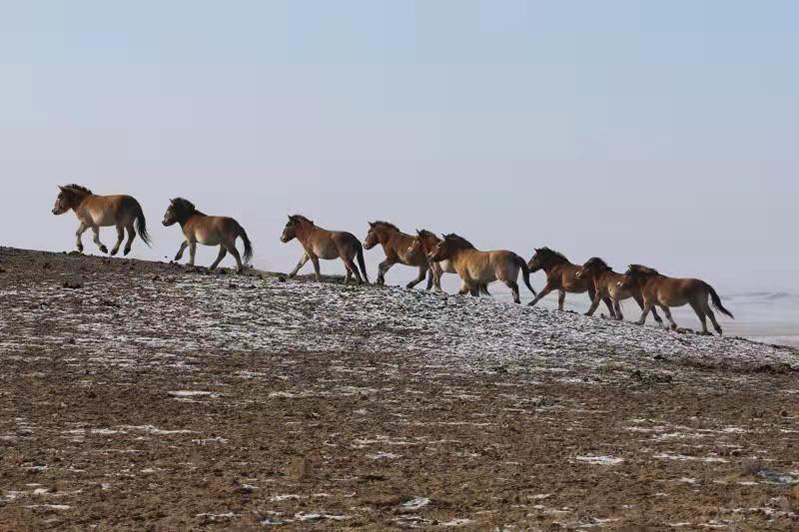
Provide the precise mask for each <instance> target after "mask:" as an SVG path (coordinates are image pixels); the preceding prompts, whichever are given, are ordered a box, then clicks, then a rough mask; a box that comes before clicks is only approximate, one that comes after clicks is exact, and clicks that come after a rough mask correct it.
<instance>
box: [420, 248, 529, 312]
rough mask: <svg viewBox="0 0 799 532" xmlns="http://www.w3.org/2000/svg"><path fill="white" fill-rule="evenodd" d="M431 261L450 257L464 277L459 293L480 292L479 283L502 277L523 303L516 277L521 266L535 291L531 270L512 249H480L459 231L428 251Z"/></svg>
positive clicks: (473, 293) (525, 277) (477, 293)
mask: <svg viewBox="0 0 799 532" xmlns="http://www.w3.org/2000/svg"><path fill="white" fill-rule="evenodd" d="M428 257H429V259H430V260H431V261H432V262H438V261H442V260H449V261H451V262H452V265H453V266H454V268H455V271H456V272H458V275H460V278H461V279H462V280H463V287H461V290H460V294H466V293H471V294H472V295H473V296H478V295H479V293H480V285H481V284H488V283H491V282H493V281H502V282H504V283H505V285H506V286H507V287H508V288H510V289H511V292H512V293H513V301H514V303H521V299H520V298H519V285H518V283H517V282H516V280H517V279H518V278H519V271H520V270H521V272H522V275H523V277H524V284H526V285H527V288H528V289H529V290H530V291H531V292H532V293H533V295H535V290H534V289H533V287H532V285H530V270H529V269H528V268H527V264H525V262H524V259H523V258H521V257H520V256H518V255H517V254H515V253H513V252H512V251H506V250H498V251H479V250H477V249H475V247H474V246H473V245H472V244H471V242H469V241H468V240H466V239H465V238H463V237H460V236H458V235H456V234H448V235H444V239H443V240H442V241H441V242H439V243H438V244H437V245H436V247H435V248H434V249H433V251H431V252H430V254H429V255H428Z"/></svg>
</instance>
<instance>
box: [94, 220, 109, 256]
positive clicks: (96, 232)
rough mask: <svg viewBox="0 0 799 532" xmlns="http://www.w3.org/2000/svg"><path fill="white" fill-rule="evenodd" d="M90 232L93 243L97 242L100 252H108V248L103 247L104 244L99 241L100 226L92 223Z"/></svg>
mask: <svg viewBox="0 0 799 532" xmlns="http://www.w3.org/2000/svg"><path fill="white" fill-rule="evenodd" d="M92 232H93V233H94V243H95V244H97V247H98V248H100V251H101V252H102V253H108V248H107V247H105V244H103V243H102V242H100V226H99V225H93V226H92Z"/></svg>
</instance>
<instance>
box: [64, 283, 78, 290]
mask: <svg viewBox="0 0 799 532" xmlns="http://www.w3.org/2000/svg"><path fill="white" fill-rule="evenodd" d="M63 287H64V288H68V289H70V290H77V289H79V288H83V283H81V282H79V281H64V284H63Z"/></svg>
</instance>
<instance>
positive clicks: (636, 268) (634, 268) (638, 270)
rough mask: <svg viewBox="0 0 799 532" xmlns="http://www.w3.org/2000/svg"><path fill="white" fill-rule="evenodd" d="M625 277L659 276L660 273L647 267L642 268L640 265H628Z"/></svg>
mask: <svg viewBox="0 0 799 532" xmlns="http://www.w3.org/2000/svg"><path fill="white" fill-rule="evenodd" d="M627 275H639V276H646V275H660V272H659V271H657V270H656V269H654V268H650V267H649V266H643V265H641V264H630V266H629V267H628V268H627Z"/></svg>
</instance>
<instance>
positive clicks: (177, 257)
mask: <svg viewBox="0 0 799 532" xmlns="http://www.w3.org/2000/svg"><path fill="white" fill-rule="evenodd" d="M187 247H189V241H188V240H184V241H183V242H181V243H180V249H178V252H177V254H176V255H175V262H177V261H179V260H180V259H182V258H183V252H184V251H186V248H187ZM125 254H126V255H127V251H126V252H125Z"/></svg>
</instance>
